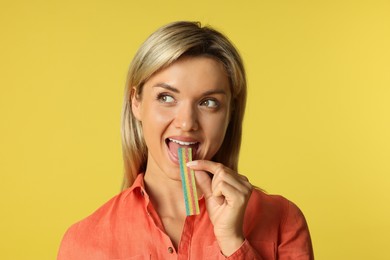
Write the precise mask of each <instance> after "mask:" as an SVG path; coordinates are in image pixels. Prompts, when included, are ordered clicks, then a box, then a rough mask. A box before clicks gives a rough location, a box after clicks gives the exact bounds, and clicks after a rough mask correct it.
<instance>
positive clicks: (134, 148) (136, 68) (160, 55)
mask: <svg viewBox="0 0 390 260" xmlns="http://www.w3.org/2000/svg"><path fill="white" fill-rule="evenodd" d="M183 56H207V57H212V58H214V59H216V60H217V61H219V62H221V63H222V64H223V65H224V67H225V69H226V72H227V75H228V77H229V80H230V87H231V92H232V100H231V106H232V114H231V119H230V122H229V125H228V128H227V130H226V135H225V139H224V141H223V143H222V145H221V147H220V149H219V151H218V152H217V153H216V154H215V156H214V158H213V160H214V161H216V162H220V163H222V164H224V165H226V166H227V167H229V168H231V169H233V170H237V165H238V156H239V152H240V145H241V134H242V120H243V117H244V112H245V103H246V77H245V70H244V66H243V62H242V60H241V57H240V55H239V53H238V51H237V50H236V48H235V47H234V46H233V44H232V43H231V42H230V41H229V39H228V38H227V37H225V36H224V35H223V34H221V33H220V32H218V31H216V30H215V29H213V28H211V27H208V26H206V27H202V26H201V24H200V23H199V22H173V23H170V24H168V25H165V26H163V27H161V28H160V29H158V30H157V31H155V32H154V33H153V34H151V35H150V36H149V37H148V38H147V39H146V41H145V42H144V43H143V44H142V45H141V47H140V48H139V50H138V52H137V53H136V54H135V56H134V59H133V61H132V62H131V64H130V68H129V72H128V76H127V82H126V89H125V97H124V104H123V111H122V150H123V160H124V168H125V169H124V170H125V173H124V179H123V184H122V189H126V188H128V187H130V186H131V185H132V184H133V182H134V180H135V178H136V177H137V175H138V174H139V173H141V172H144V171H145V170H146V162H147V159H148V148H147V146H146V144H145V141H144V138H143V134H142V126H141V123H140V122H139V121H138V120H137V119H136V118H135V117H134V115H133V113H132V108H131V97H132V95H136V97H142V91H143V85H144V84H145V82H146V81H147V80H148V79H149V78H150V77H151V76H152V75H153V74H154V73H156V72H158V71H159V70H161V69H163V68H165V67H167V66H169V65H170V64H172V63H173V62H175V61H176V60H178V59H179V58H180V57H183ZM133 91H136V93H133Z"/></svg>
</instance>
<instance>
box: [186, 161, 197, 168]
mask: <svg viewBox="0 0 390 260" xmlns="http://www.w3.org/2000/svg"><path fill="white" fill-rule="evenodd" d="M197 164H198V162H197V161H191V162H188V163H186V165H187V166H188V167H191V166H195V165H197Z"/></svg>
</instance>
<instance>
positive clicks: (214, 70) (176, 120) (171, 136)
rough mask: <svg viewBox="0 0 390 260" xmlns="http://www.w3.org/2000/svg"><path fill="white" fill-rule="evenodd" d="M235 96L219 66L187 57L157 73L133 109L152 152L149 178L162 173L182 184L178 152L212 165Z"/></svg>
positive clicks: (212, 61)
mask: <svg viewBox="0 0 390 260" xmlns="http://www.w3.org/2000/svg"><path fill="white" fill-rule="evenodd" d="M230 102H231V91H230V85H229V79H228V77H227V74H226V71H225V69H224V67H223V65H222V64H221V63H219V62H218V61H216V60H214V59H212V58H209V57H185V58H181V59H179V60H178V61H176V62H174V63H173V64H172V65H170V66H169V67H167V68H165V69H163V70H161V71H159V72H158V73H156V74H154V75H153V76H152V77H151V78H150V79H149V80H148V81H147V82H146V83H145V85H144V89H143V91H142V95H141V97H139V98H138V99H136V98H135V97H133V100H132V104H133V105H132V109H133V113H134V115H135V117H136V118H137V119H138V120H140V121H141V123H142V127H143V133H144V138H145V142H146V145H147V147H148V162H147V170H146V171H147V174H149V173H151V174H159V173H160V172H161V171H162V172H164V173H165V175H166V176H167V177H169V178H171V179H177V180H180V171H179V167H178V165H179V162H178V155H177V152H178V148H179V147H191V148H192V150H193V159H207V160H210V159H211V158H212V157H213V156H214V155H215V154H216V152H217V151H218V149H219V147H220V146H221V144H222V142H223V140H224V137H225V132H226V128H227V126H228V123H229V118H230Z"/></svg>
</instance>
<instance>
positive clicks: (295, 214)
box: [277, 201, 314, 260]
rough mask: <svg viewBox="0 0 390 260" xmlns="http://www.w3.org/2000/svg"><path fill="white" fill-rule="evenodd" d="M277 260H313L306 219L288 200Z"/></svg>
mask: <svg viewBox="0 0 390 260" xmlns="http://www.w3.org/2000/svg"><path fill="white" fill-rule="evenodd" d="M280 233H281V234H280V243H279V245H278V250H277V251H278V252H277V255H278V259H279V260H288V259H295V260H313V259H314V255H313V248H312V243H311V238H310V233H309V228H308V226H307V223H306V219H305V217H304V215H303V213H302V212H301V210H300V209H299V208H298V207H297V206H296V205H295V204H294V203H292V202H290V201H289V202H288V207H287V209H286V213H285V218H284V221H283V222H282V225H281V232H280Z"/></svg>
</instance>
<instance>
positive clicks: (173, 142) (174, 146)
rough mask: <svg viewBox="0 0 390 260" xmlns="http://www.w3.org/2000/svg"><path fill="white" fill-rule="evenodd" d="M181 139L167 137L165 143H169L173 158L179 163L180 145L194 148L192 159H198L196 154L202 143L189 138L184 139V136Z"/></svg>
mask: <svg viewBox="0 0 390 260" xmlns="http://www.w3.org/2000/svg"><path fill="white" fill-rule="evenodd" d="M180 139H181V140H179V138H167V139H165V143H166V144H167V146H168V149H169V152H170V154H171V156H172V157H173V158H172V159H173V160H174V161H175V162H177V163H178V161H179V157H178V155H177V152H178V150H179V148H180V147H183V148H192V159H193V160H196V154H197V150H198V147H199V144H200V143H199V142H197V141H195V140H190V139H187V138H186V140H183V138H180Z"/></svg>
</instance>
